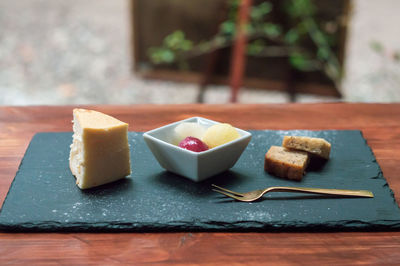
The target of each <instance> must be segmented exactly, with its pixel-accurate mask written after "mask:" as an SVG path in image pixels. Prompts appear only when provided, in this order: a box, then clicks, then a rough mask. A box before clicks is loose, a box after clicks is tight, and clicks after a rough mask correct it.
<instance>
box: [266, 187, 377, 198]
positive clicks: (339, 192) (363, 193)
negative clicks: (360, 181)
mask: <svg viewBox="0 0 400 266" xmlns="http://www.w3.org/2000/svg"><path fill="white" fill-rule="evenodd" d="M270 191H271V192H272V191H275V192H303V193H310V194H322V195H336V196H352V197H366V198H373V197H374V194H373V193H372V192H371V191H368V190H349V189H327V188H307V187H271V188H268V189H266V191H265V192H270Z"/></svg>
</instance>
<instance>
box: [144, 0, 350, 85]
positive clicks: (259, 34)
mask: <svg viewBox="0 0 400 266" xmlns="http://www.w3.org/2000/svg"><path fill="white" fill-rule="evenodd" d="M280 3H282V4H281V8H282V9H283V12H284V13H285V14H286V15H287V19H288V21H287V23H288V25H285V26H284V25H279V24H278V23H275V22H273V21H272V18H271V16H270V15H271V13H272V11H273V8H274V6H273V4H272V3H271V2H269V1H264V2H262V3H261V4H259V5H256V6H253V7H251V10H250V21H249V23H248V24H247V25H246V34H247V35H248V40H249V43H248V48H247V54H248V55H251V56H258V57H287V58H288V61H289V63H290V65H291V66H292V67H293V68H294V69H296V70H299V71H303V72H306V71H322V72H323V73H325V74H326V76H327V77H328V78H330V79H331V80H332V81H333V82H334V84H335V85H336V86H337V87H339V84H340V80H341V77H342V69H341V65H340V63H339V60H338V58H337V56H336V54H335V52H334V51H333V46H334V45H335V44H336V37H335V36H336V35H335V34H336V32H335V30H333V31H332V30H325V29H324V28H323V27H321V26H320V25H321V24H323V22H320V21H318V20H317V18H316V14H317V11H318V10H317V7H316V6H315V5H314V3H313V1H312V0H284V1H282V2H280ZM238 8H239V0H230V1H229V11H228V17H227V20H225V21H224V22H222V23H221V24H220V26H219V31H218V33H217V34H216V35H214V36H213V37H212V38H211V39H210V40H206V41H201V42H199V43H194V42H192V41H191V40H188V39H187V38H186V36H185V33H184V32H182V31H181V30H177V31H175V32H173V33H171V34H170V35H168V36H167V37H165V39H164V41H163V43H162V45H160V46H158V47H151V48H149V50H148V56H149V58H150V60H151V62H152V63H153V64H156V65H157V64H171V63H177V64H178V66H179V67H180V68H181V69H188V67H189V65H188V63H187V60H188V59H189V58H192V57H195V56H198V55H201V54H205V53H210V52H212V51H214V50H216V49H221V48H224V47H228V46H230V45H232V43H233V41H234V39H235V36H236V18H237V13H238V12H237V11H238ZM325 23H326V24H327V25H330V26H331V27H330V28H332V24H335V23H336V24H337V22H335V21H333V22H332V21H329V22H325ZM329 23H330V24H329ZM327 28H328V27H327ZM333 28H335V27H333ZM336 28H337V27H336ZM310 42H311V43H313V44H314V45H313V46H311V47H310V45H308V44H309V43H310Z"/></svg>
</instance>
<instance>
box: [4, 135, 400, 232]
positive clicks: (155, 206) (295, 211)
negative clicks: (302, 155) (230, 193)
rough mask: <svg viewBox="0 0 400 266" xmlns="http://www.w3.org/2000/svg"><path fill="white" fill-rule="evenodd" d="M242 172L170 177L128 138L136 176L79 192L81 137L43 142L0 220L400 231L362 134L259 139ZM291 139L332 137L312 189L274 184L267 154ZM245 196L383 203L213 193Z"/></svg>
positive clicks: (107, 226)
mask: <svg viewBox="0 0 400 266" xmlns="http://www.w3.org/2000/svg"><path fill="white" fill-rule="evenodd" d="M252 134H253V138H252V140H251V142H250V143H249V146H248V147H247V149H246V150H245V152H244V153H243V154H242V157H241V158H240V159H239V161H238V162H237V164H236V165H235V166H234V167H233V168H232V169H231V170H230V171H227V172H225V173H223V174H220V175H218V176H215V177H213V178H211V179H208V180H206V181H203V182H201V183H194V182H192V181H190V180H187V179H185V178H183V177H180V176H177V175H175V174H172V173H169V172H166V171H164V170H163V169H162V168H161V167H160V166H159V165H158V163H157V162H156V160H155V159H154V157H153V156H152V154H151V152H150V151H149V149H148V148H147V146H146V145H145V143H144V141H143V138H142V133H136V132H129V142H130V144H131V147H132V149H131V156H132V157H131V160H132V169H133V172H132V174H131V176H129V177H128V178H126V179H123V180H121V181H117V182H115V183H112V184H108V185H104V186H101V187H98V188H94V189H90V190H84V191H82V190H80V189H79V188H78V187H77V186H76V185H75V178H74V177H73V176H72V174H71V172H70V170H69V166H68V155H69V145H70V143H71V141H72V133H71V132H68V133H39V134H37V135H35V136H34V137H33V139H32V141H31V143H30V145H29V147H28V149H27V151H26V154H25V156H24V158H23V160H22V162H21V165H20V167H19V170H18V172H17V174H16V177H15V179H14V181H13V183H12V185H11V188H10V190H9V192H8V195H7V197H6V199H5V201H4V204H3V206H2V209H1V212H0V230H2V231H15V232H20V231H69V232H71V231H81V232H98V231H106V232H108V231H113V232H115V231H139V232H146V231H147V232H148V231H294V230H303V231H327V230H334V231H339V230H342V231H343V230H398V229H399V228H400V209H399V207H398V205H397V204H396V202H395V199H394V197H393V193H392V191H391V190H390V188H389V186H388V184H387V182H386V180H385V178H384V177H383V175H382V171H381V169H380V167H379V165H378V164H377V162H376V159H375V157H374V155H373V153H372V151H371V149H370V148H369V146H368V145H367V143H366V141H365V139H364V138H363V137H362V134H361V132H360V131H333V130H332V131H252ZM284 135H305V136H315V137H323V138H325V139H327V140H328V141H330V142H331V143H332V147H333V148H332V152H331V159H330V160H329V161H328V162H327V163H325V164H323V165H316V164H314V165H311V166H310V168H309V170H308V172H307V175H306V176H305V177H304V179H303V181H301V182H296V181H289V180H284V179H280V178H276V177H273V176H271V175H269V174H268V173H265V172H264V170H263V164H264V154H265V152H266V151H267V150H268V148H269V147H270V146H271V145H280V144H281V141H282V138H283V136H284ZM212 183H214V184H217V185H220V186H223V187H227V188H230V189H232V190H237V191H248V190H253V189H260V188H264V187H268V186H304V187H320V188H343V189H365V190H371V191H372V192H373V193H374V195H375V198H371V199H364V198H363V199H362V198H335V197H324V196H317V195H311V196H310V195H305V194H298V193H296V194H293V193H273V194H271V195H268V196H266V197H265V198H264V199H263V200H261V201H259V202H255V203H243V202H235V201H232V200H231V199H228V198H225V197H223V196H222V195H219V194H217V193H215V192H213V191H211V184H212Z"/></svg>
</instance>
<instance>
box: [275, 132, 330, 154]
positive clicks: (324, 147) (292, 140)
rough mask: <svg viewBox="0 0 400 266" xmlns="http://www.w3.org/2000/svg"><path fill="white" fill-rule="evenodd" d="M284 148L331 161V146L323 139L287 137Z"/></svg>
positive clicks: (283, 143)
mask: <svg viewBox="0 0 400 266" xmlns="http://www.w3.org/2000/svg"><path fill="white" fill-rule="evenodd" d="M282 146H283V147H285V148H288V149H296V150H301V151H306V152H309V153H311V154H313V155H317V156H319V157H322V158H324V159H329V153H330V152H331V144H330V143H329V142H327V141H326V140H324V139H321V138H310V137H297V136H285V137H283V142H282Z"/></svg>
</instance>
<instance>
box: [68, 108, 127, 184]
mask: <svg viewBox="0 0 400 266" xmlns="http://www.w3.org/2000/svg"><path fill="white" fill-rule="evenodd" d="M73 115H74V120H73V130H74V134H73V140H72V144H71V152H70V157H69V162H70V169H71V172H72V174H73V175H74V176H75V177H76V184H77V185H78V187H79V188H81V189H87V188H92V187H96V186H100V185H103V184H107V183H110V182H114V181H116V180H118V179H121V178H124V177H126V176H127V175H129V174H130V173H131V167H130V165H131V164H130V151H129V143H128V124H127V123H124V122H122V121H120V120H118V119H115V118H113V117H111V116H108V115H106V114H103V113H100V112H97V111H92V110H85V109H74V111H73Z"/></svg>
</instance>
